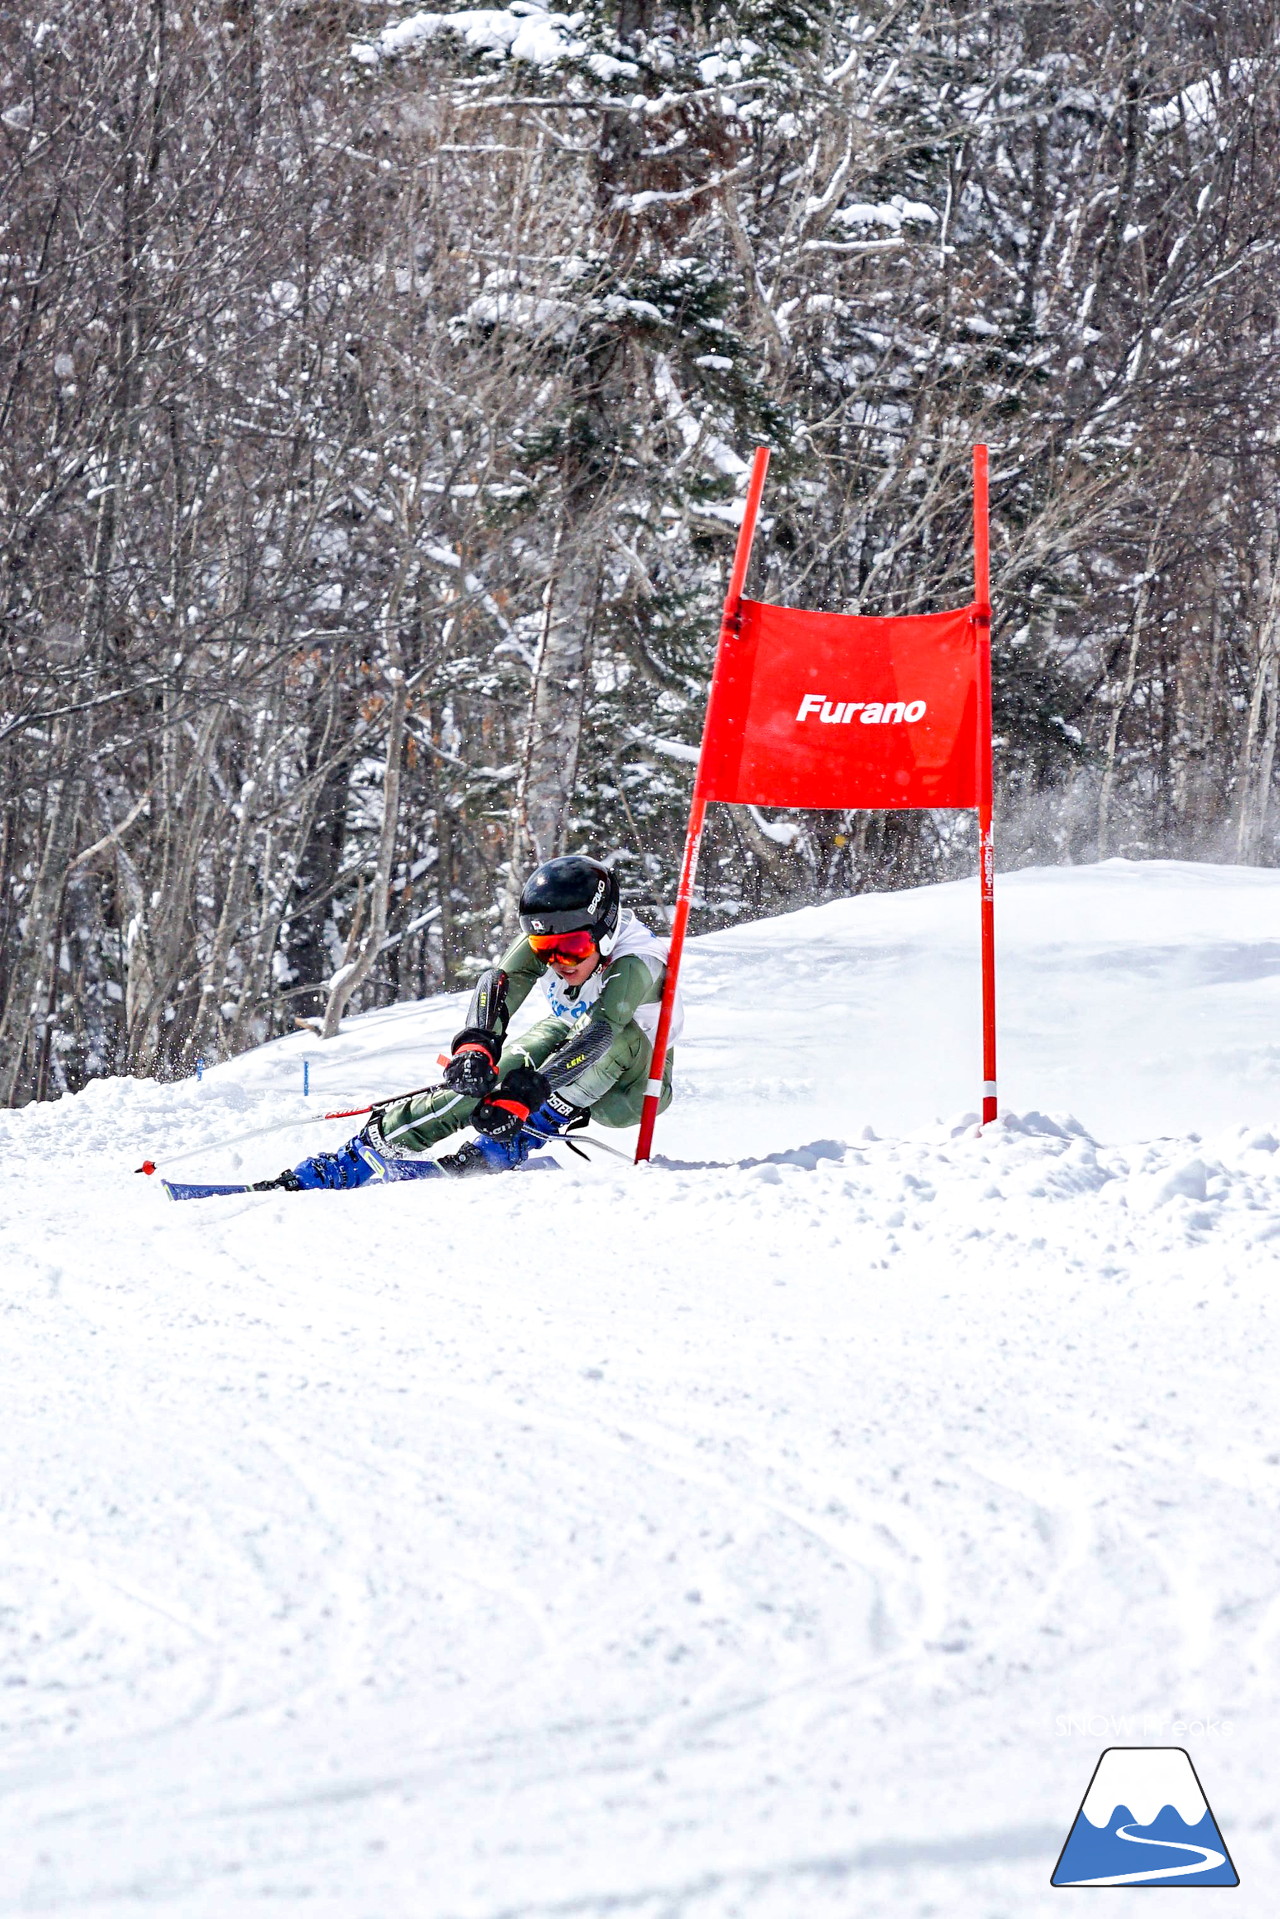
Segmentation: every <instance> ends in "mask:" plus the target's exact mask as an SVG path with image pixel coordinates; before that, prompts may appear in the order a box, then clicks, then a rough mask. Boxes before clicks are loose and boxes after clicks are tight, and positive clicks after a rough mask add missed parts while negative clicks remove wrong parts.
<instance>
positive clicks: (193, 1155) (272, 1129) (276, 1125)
mask: <svg viewBox="0 0 1280 1919" xmlns="http://www.w3.org/2000/svg"><path fill="white" fill-rule="evenodd" d="M439 1091H440V1082H439V1081H437V1082H436V1084H434V1085H432V1086H415V1087H414V1088H413V1090H412V1091H411V1092H408V1093H392V1094H391V1095H390V1096H389V1097H388V1098H387V1099H379V1100H374V1101H373V1102H372V1104H371V1105H368V1106H347V1107H343V1108H341V1109H340V1110H339V1111H337V1112H333V1113H308V1114H307V1115H306V1117H305V1118H303V1119H277V1120H273V1121H272V1122H271V1124H270V1126H255V1127H254V1128H253V1130H252V1131H251V1132H248V1133H233V1134H232V1136H231V1138H230V1139H220V1140H215V1141H213V1143H212V1144H211V1145H207V1146H190V1147H188V1148H187V1150H186V1152H184V1153H166V1155H165V1165H166V1166H177V1165H179V1164H180V1163H181V1162H182V1161H183V1160H184V1159H198V1158H199V1156H200V1155H201V1154H202V1153H221V1152H225V1151H226V1149H227V1148H228V1147H229V1146H244V1145H246V1144H247V1142H248V1141H249V1140H251V1139H266V1137H267V1136H268V1134H270V1133H286V1132H289V1131H291V1130H292V1129H293V1128H294V1127H295V1126H319V1125H320V1123H321V1122H322V1121H323V1120H326V1119H359V1118H360V1117H361V1116H362V1115H363V1114H365V1113H376V1112H377V1111H379V1109H380V1108H383V1107H387V1106H398V1105H399V1104H400V1101H401V1100H404V1099H416V1098H417V1096H418V1094H419V1093H438V1092H439ZM133 1170H134V1172H135V1173H148V1174H149V1173H154V1172H155V1170H156V1162H155V1160H153V1159H144V1160H143V1162H142V1164H141V1166H135V1167H134V1169H133Z"/></svg>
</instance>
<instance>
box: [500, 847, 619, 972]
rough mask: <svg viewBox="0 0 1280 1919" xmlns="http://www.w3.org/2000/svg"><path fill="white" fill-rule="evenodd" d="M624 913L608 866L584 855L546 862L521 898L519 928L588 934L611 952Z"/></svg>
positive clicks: (602, 949) (538, 931)
mask: <svg viewBox="0 0 1280 1919" xmlns="http://www.w3.org/2000/svg"><path fill="white" fill-rule="evenodd" d="M621 910H622V903H621V900H620V898H619V896H618V882H617V880H616V879H615V878H614V876H613V874H612V873H611V872H610V871H609V869H608V867H607V866H604V865H602V864H601V862H600V861H599V860H593V859H589V858H588V857H587V855H586V854H585V853H568V854H566V855H565V856H564V857H563V858H561V859H558V860H544V861H543V863H542V865H541V866H539V867H537V868H535V870H534V871H533V872H532V873H530V875H529V877H528V879H527V880H526V881H525V883H524V891H523V892H522V893H521V895H520V924H521V926H522V927H523V928H524V930H525V932H526V933H578V932H588V933H590V935H591V937H592V939H593V940H594V941H595V943H596V945H597V946H598V947H599V948H600V951H601V952H602V953H606V954H607V953H609V952H610V951H611V950H612V947H613V943H614V941H615V940H616V939H617V937H618V922H619V919H620V917H621Z"/></svg>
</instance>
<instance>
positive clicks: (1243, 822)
mask: <svg viewBox="0 0 1280 1919" xmlns="http://www.w3.org/2000/svg"><path fill="white" fill-rule="evenodd" d="M1261 519H1262V538H1261V540H1260V542H1259V545H1260V547H1261V558H1260V560H1259V564H1258V574H1257V596H1256V601H1255V604H1256V607H1257V614H1256V618H1255V621H1254V628H1255V632H1256V636H1257V637H1256V641H1255V646H1254V669H1253V691H1252V694H1251V697H1250V700H1249V720H1248V725H1247V727H1246V729H1245V739H1244V747H1243V749H1242V751H1241V754H1240V801H1239V814H1238V817H1237V820H1236V858H1237V859H1238V860H1239V861H1240V862H1241V863H1242V864H1243V865H1246V866H1252V865H1256V864H1257V862H1258V860H1259V858H1260V856H1261V852H1262V844H1263V838H1264V835H1265V833H1266V826H1267V810H1268V806H1269V803H1270V799H1271V778H1272V774H1273V772H1274V770H1275V758H1276V720H1277V710H1276V709H1277V694H1278V693H1280V521H1278V516H1277V512H1276V503H1275V499H1274V497H1270V496H1269V497H1268V498H1267V499H1266V500H1264V502H1263V506H1262V514H1261Z"/></svg>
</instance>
